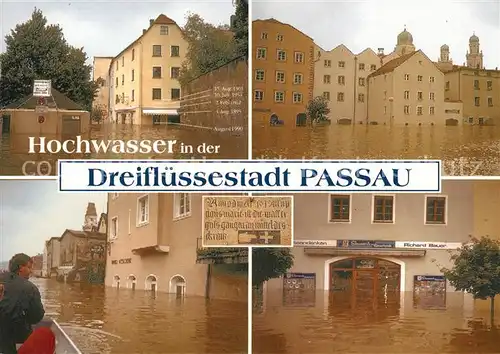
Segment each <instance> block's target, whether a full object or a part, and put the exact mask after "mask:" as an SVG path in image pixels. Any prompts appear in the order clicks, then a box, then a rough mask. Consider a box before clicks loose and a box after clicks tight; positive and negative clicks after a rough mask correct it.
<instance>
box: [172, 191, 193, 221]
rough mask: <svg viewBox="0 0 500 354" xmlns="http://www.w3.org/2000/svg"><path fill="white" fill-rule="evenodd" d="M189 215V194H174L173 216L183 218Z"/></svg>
mask: <svg viewBox="0 0 500 354" xmlns="http://www.w3.org/2000/svg"><path fill="white" fill-rule="evenodd" d="M189 215H191V194H189V193H175V194H174V218H176V219H177V218H183V217H186V216H189Z"/></svg>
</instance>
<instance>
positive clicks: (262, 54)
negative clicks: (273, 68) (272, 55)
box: [257, 48, 267, 59]
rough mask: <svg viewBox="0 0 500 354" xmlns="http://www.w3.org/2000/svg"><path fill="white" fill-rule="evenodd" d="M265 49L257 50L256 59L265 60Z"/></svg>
mask: <svg viewBox="0 0 500 354" xmlns="http://www.w3.org/2000/svg"><path fill="white" fill-rule="evenodd" d="M266 56H267V49H266V48H257V59H266Z"/></svg>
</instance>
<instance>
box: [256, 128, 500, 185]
mask: <svg viewBox="0 0 500 354" xmlns="http://www.w3.org/2000/svg"><path fill="white" fill-rule="evenodd" d="M252 139H253V151H252V154H253V158H258V159H266V158H267V159H274V158H282V159H302V158H306V159H356V158H359V159H421V158H429V159H441V160H443V167H444V171H443V172H444V173H445V174H446V175H468V176H469V175H484V176H489V175H498V174H500V127H494V126H468V125H467V126H426V127H409V126H383V125H378V126H375V125H372V126H367V125H354V126H351V125H338V124H332V125H331V126H327V127H316V128H311V127H297V128H296V127H270V126H262V125H260V124H257V123H255V124H254V126H253V132H252Z"/></svg>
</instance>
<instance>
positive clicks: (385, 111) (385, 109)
mask: <svg viewBox="0 0 500 354" xmlns="http://www.w3.org/2000/svg"><path fill="white" fill-rule="evenodd" d="M384 114H387V106H384Z"/></svg>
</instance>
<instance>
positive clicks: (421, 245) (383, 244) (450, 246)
mask: <svg viewBox="0 0 500 354" xmlns="http://www.w3.org/2000/svg"><path fill="white" fill-rule="evenodd" d="M293 245H294V246H295V247H338V248H349V249H393V248H403V249H427V250H433V249H434V250H454V249H457V248H460V247H462V243H461V242H426V241H375V240H294V241H293Z"/></svg>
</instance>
